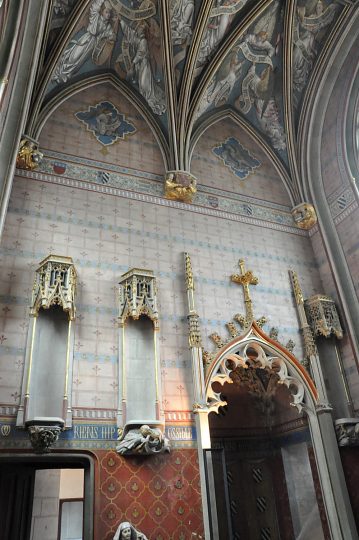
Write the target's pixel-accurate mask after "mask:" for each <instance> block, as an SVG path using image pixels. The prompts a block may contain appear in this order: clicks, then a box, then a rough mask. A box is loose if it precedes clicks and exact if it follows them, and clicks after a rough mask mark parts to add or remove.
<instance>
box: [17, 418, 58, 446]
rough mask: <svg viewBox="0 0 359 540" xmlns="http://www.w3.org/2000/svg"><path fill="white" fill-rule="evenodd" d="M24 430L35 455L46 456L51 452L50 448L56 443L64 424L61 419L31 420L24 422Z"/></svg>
mask: <svg viewBox="0 0 359 540" xmlns="http://www.w3.org/2000/svg"><path fill="white" fill-rule="evenodd" d="M26 429H27V431H28V433H29V438H30V442H31V446H32V447H33V449H34V451H35V453H36V454H46V453H48V452H50V451H51V447H52V446H53V445H54V444H55V443H56V442H57V440H58V438H59V436H60V433H61V431H63V429H64V422H63V421H62V420H61V419H59V420H58V421H56V420H55V421H54V420H44V421H42V420H32V421H30V422H26Z"/></svg>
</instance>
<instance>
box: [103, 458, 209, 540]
mask: <svg viewBox="0 0 359 540" xmlns="http://www.w3.org/2000/svg"><path fill="white" fill-rule="evenodd" d="M96 456H97V459H98V464H99V466H98V473H99V474H98V486H99V489H98V490H96V497H97V500H96V504H97V505H98V511H97V512H96V518H97V519H96V520H95V523H96V529H95V540H112V539H113V536H114V533H115V531H116V529H117V527H118V524H119V523H121V522H122V521H130V522H131V523H132V524H133V525H134V526H135V527H136V528H138V529H139V530H140V531H141V532H143V533H144V534H146V536H147V537H148V538H151V540H166V539H169V538H171V540H191V539H192V538H204V535H203V518H202V505H201V489H200V478H199V469H198V460H197V451H196V450H175V451H173V452H171V454H170V455H161V456H155V457H154V456H152V457H151V458H149V459H146V458H138V457H137V458H136V457H129V458H123V457H121V456H119V455H118V454H116V453H115V452H112V451H109V452H106V451H104V450H103V451H101V450H99V451H97V452H96Z"/></svg>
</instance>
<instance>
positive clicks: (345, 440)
mask: <svg viewBox="0 0 359 540" xmlns="http://www.w3.org/2000/svg"><path fill="white" fill-rule="evenodd" d="M335 432H336V435H337V439H338V445H339V446H359V418H341V419H339V420H336V421H335Z"/></svg>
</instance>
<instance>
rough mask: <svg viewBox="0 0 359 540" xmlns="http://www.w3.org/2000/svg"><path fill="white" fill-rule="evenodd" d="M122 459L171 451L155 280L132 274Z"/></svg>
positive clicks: (122, 357) (126, 278)
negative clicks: (166, 432) (166, 427)
mask: <svg viewBox="0 0 359 540" xmlns="http://www.w3.org/2000/svg"><path fill="white" fill-rule="evenodd" d="M119 315H120V316H119V327H120V332H119V344H120V347H119V396H118V397H119V401H118V414H117V423H118V427H119V428H121V430H122V431H121V437H120V441H119V444H118V446H117V451H118V452H119V454H121V455H122V454H123V455H127V454H155V453H159V452H164V451H169V442H168V440H167V439H166V437H165V436H164V434H163V432H162V429H163V428H164V413H163V410H162V408H161V403H162V399H161V380H160V358H159V350H160V348H159V344H158V331H159V321H158V311H157V285H156V278H155V276H154V274H153V272H152V271H151V270H144V269H139V268H133V269H132V270H129V271H128V272H126V274H123V276H121V280H120V283H119Z"/></svg>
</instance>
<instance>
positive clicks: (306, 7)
mask: <svg viewBox="0 0 359 540" xmlns="http://www.w3.org/2000/svg"><path fill="white" fill-rule="evenodd" d="M342 7H343V6H340V4H339V3H338V2H336V1H334V2H330V1H329V2H328V1H325V0H298V2H297V5H296V12H295V16H294V21H293V107H294V109H295V111H296V113H297V112H298V109H299V105H300V104H301V101H302V97H303V93H304V91H305V88H306V86H307V83H308V80H309V77H310V74H311V71H312V69H313V66H314V63H315V60H316V58H317V56H318V54H319V52H320V50H321V49H322V46H323V44H324V42H325V38H326V37H327V34H328V31H329V30H330V28H331V25H332V23H333V21H334V18H335V17H336V16H337V15H338V14H339V11H340V10H341V8H342ZM297 116H298V115H297Z"/></svg>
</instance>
